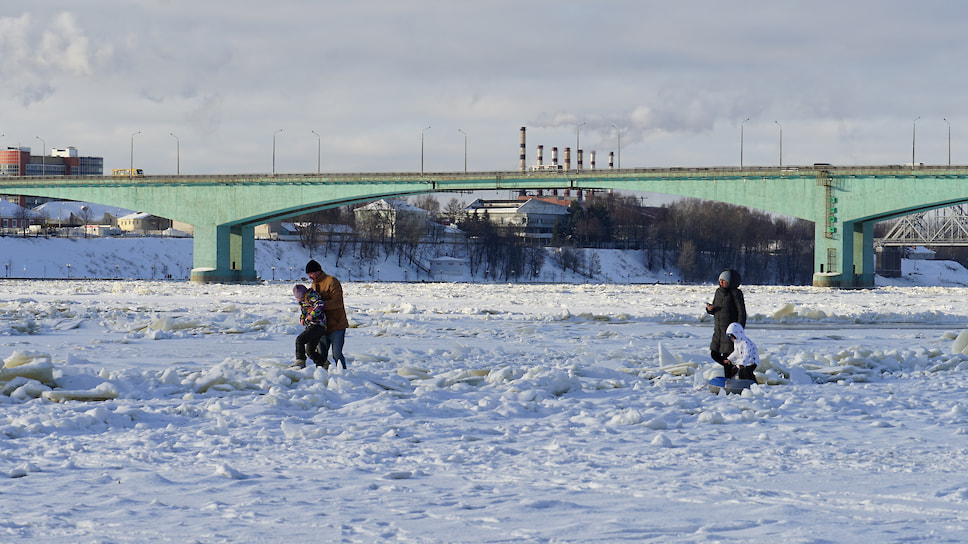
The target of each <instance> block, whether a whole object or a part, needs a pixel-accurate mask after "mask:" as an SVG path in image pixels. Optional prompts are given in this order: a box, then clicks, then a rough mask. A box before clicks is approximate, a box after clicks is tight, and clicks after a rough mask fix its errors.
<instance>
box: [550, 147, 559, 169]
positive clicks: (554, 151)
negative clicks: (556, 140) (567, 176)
mask: <svg viewBox="0 0 968 544" xmlns="http://www.w3.org/2000/svg"><path fill="white" fill-rule="evenodd" d="M551 164H552V166H555V167H556V168H555V169H556V170H557V166H558V148H557V147H552V148H551Z"/></svg>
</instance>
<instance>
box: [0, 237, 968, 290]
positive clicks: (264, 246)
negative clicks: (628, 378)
mask: <svg viewBox="0 0 968 544" xmlns="http://www.w3.org/2000/svg"><path fill="white" fill-rule="evenodd" d="M581 251H582V252H584V253H585V255H586V257H587V258H589V259H590V258H591V256H592V255H595V256H597V258H598V262H599V263H600V270H601V272H600V273H598V274H595V275H594V276H593V277H587V276H585V275H582V274H576V273H574V272H572V271H570V270H569V271H562V270H561V268H560V267H558V265H557V264H556V263H555V262H554V259H552V258H551V256H550V250H549V257H548V258H547V259H546V260H545V264H544V268H543V269H542V271H541V274H540V276H539V277H538V278H537V279H536V280H532V281H535V282H561V283H677V282H679V280H680V278H679V274H678V272H677V271H676V270H649V269H648V268H646V266H645V262H644V260H645V259H644V256H643V252H641V251H631V250H630V251H623V250H609V249H585V250H581ZM311 258H312V259H316V260H317V261H319V262H320V263H321V264H322V266H323V269H324V270H326V271H327V272H329V273H332V274H334V275H336V276H337V277H340V278H341V279H343V280H344V281H432V280H434V278H432V277H431V276H430V275H429V274H428V273H427V272H426V271H424V270H418V269H416V268H414V267H408V266H401V265H400V264H399V263H398V259H397V257H396V256H395V255H390V256H388V257H386V256H385V257H381V258H378V259H376V260H374V261H370V262H369V263H366V264H361V263H360V261H359V260H358V259H356V258H354V256H347V255H345V254H344V255H343V256H342V257H341V258H340V259H339V260H337V258H336V255H335V253H334V252H329V253H327V252H325V251H321V250H318V251H316V252H314V253H312V254H311V253H310V252H309V251H308V250H307V249H306V248H304V247H302V246H301V245H300V244H299V242H294V241H269V240H256V245H255V260H256V270H257V272H258V274H259V277H261V278H262V279H264V280H298V279H299V278H300V277H301V276H302V275H303V270H304V267H305V264H306V262H307V261H308V260H309V259H311ZM191 269H192V240H191V239H190V238H153V237H119V238H40V237H27V238H23V237H17V236H6V237H0V276H2V277H5V278H29V279H57V278H85V279H172V280H186V279H188V278H189V277H190V276H191ZM714 275H715V274H712V275H711V276H710V277H711V278H712V276H714ZM465 279H466V280H468V281H492V280H494V278H493V277H485V275H484V273H483V272H479V273H478V274H477V275H475V276H473V277H471V276H470V275H468V276H467V277H466V278H465ZM710 281H712V279H710ZM523 282H524V280H522V283H523ZM876 283H877V285H878V286H897V287H904V286H942V287H964V286H968V270H966V269H965V267H963V266H961V265H960V264H958V263H956V262H953V261H930V260H904V261H903V263H902V276H901V277H899V278H885V277H881V276H878V277H877V280H876Z"/></svg>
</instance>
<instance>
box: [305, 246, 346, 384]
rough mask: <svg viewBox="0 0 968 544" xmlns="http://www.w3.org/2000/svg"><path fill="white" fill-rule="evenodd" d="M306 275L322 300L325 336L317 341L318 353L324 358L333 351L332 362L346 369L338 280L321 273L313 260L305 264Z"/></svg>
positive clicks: (341, 289)
mask: <svg viewBox="0 0 968 544" xmlns="http://www.w3.org/2000/svg"><path fill="white" fill-rule="evenodd" d="M306 275H307V276H309V279H311V280H312V281H313V289H315V290H316V292H317V293H319V296H320V298H322V299H323V304H324V305H323V309H324V312H325V313H326V334H324V335H323V337H322V338H320V339H319V353H321V354H323V356H324V357H325V356H326V352H327V351H329V349H330V347H332V349H333V362H335V363H336V364H337V365H342V367H343V368H346V357H345V356H344V355H343V342H344V341H345V339H346V329H347V327H349V322H348V321H347V320H346V309H345V308H344V307H343V286H342V284H340V282H339V280H338V279H336V278H335V277H333V276H330V275H329V274H327V273H325V272H323V267H321V266H320V265H319V263H318V262H316V261H315V260H312V261H309V262H308V263H306Z"/></svg>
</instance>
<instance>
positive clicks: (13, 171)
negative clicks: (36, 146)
mask: <svg viewBox="0 0 968 544" xmlns="http://www.w3.org/2000/svg"><path fill="white" fill-rule="evenodd" d="M103 174H104V158H103V157H81V156H80V155H79V154H78V152H77V148H74V147H67V148H62V149H58V148H54V149H52V150H51V154H50V155H40V156H37V155H31V154H30V148H29V147H8V148H7V149H3V150H0V180H2V178H3V177H4V176H12V177H16V176H100V175H103ZM2 187H3V182H2V181H0V191H2ZM3 196H4V198H6V197H7V195H3ZM14 196H16V201H15V203H16V204H18V205H20V206H23V207H25V208H28V207H29V208H33V207H34V206H37V205H38V204H41V203H43V202H46V201H48V200H50V199H48V198H44V197H31V196H24V195H14ZM8 200H11V201H14V200H13V199H10V198H8Z"/></svg>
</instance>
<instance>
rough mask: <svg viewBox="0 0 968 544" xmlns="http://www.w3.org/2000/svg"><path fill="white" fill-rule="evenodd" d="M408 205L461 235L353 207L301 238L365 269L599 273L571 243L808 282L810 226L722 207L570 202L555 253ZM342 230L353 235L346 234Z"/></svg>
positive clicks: (466, 218)
mask: <svg viewBox="0 0 968 544" xmlns="http://www.w3.org/2000/svg"><path fill="white" fill-rule="evenodd" d="M410 203H411V204H413V205H415V206H417V207H419V208H422V209H424V210H427V211H428V212H429V214H430V216H431V218H433V219H434V220H436V221H439V222H446V223H456V224H457V226H458V227H459V228H460V230H461V231H463V232H464V233H465V234H466V237H465V238H463V239H462V241H461V242H453V241H450V242H448V243H444V240H443V235H442V230H443V227H441V226H440V225H439V224H438V225H436V226H434V225H431V226H428V225H426V224H410V223H402V224H397V225H395V226H394V227H393V228H388V225H385V224H382V223H380V219H379V218H378V217H379V216H371V219H367V220H361V222H360V223H359V224H357V223H356V221H357V219H356V217H355V215H354V213H353V210H352V209H351V208H349V207H344V208H334V209H331V210H326V211H322V212H318V213H316V214H312V215H311V216H304V217H302V218H300V220H302V221H303V222H305V223H307V228H305V229H304V230H303V243H304V245H306V246H307V247H310V248H316V247H321V248H322V249H323V250H325V251H326V252H327V253H328V252H330V251H334V252H336V257H337V266H338V265H339V263H338V261H339V259H341V258H343V257H345V256H348V255H351V256H353V257H354V258H355V259H356V260H358V261H359V262H360V263H362V264H363V265H364V266H365V265H366V264H367V263H369V265H370V266H373V265H374V263H375V262H376V260H377V259H378V258H380V257H381V256H382V258H384V259H387V258H390V256H394V255H395V256H396V258H397V259H398V264H409V265H411V266H420V263H421V262H426V260H427V259H429V258H430V257H434V256H438V255H439V254H457V255H459V256H462V257H465V258H467V259H468V262H469V263H470V267H471V271H472V273H475V274H481V273H483V274H485V275H487V276H488V277H491V278H495V279H501V280H514V279H520V278H534V277H537V275H538V274H539V273H540V271H541V269H542V267H543V266H544V265H545V261H546V259H547V258H548V257H549V256H550V257H551V258H552V260H553V262H554V264H555V265H557V266H558V267H560V268H561V269H562V270H572V271H575V272H578V273H583V274H587V275H589V276H595V275H597V274H599V273H601V269H600V264H599V263H598V262H597V261H595V262H588V261H586V260H585V259H584V258H583V257H582V253H581V252H578V251H576V249H578V248H619V249H637V250H640V251H641V252H642V258H643V260H644V264H645V265H646V267H647V268H649V269H651V270H663V269H664V270H668V269H673V268H675V269H678V270H679V273H680V275H681V277H682V278H683V279H684V280H686V281H708V280H709V278H710V277H714V276H715V275H718V272H719V271H720V270H721V269H723V268H735V269H737V270H740V271H742V273H743V276H744V278H745V279H744V281H746V282H750V283H773V282H776V283H781V284H794V285H795V284H809V283H810V282H811V280H812V274H813V243H814V242H813V224H812V223H809V222H807V221H803V220H799V219H791V218H785V217H777V216H773V215H770V214H767V213H764V212H760V211H756V210H751V209H748V208H744V207H740V206H734V205H730V204H724V203H719V202H711V201H704V200H697V199H685V200H680V201H677V202H674V203H672V204H669V205H666V206H663V207H644V206H642V205H641V203H640V201H639V200H638V199H637V198H636V197H633V196H623V195H615V194H606V195H601V196H593V197H591V198H589V199H588V200H587V201H585V202H584V203H580V202H577V201H576V202H573V203H572V204H571V206H570V208H569V210H568V212H569V213H568V215H566V216H564V218H563V219H562V220H560V221H559V222H558V224H556V225H555V227H554V233H553V238H552V240H551V246H553V248H554V249H553V251H551V252H549V251H547V250H546V248H545V247H543V246H541V245H538V244H537V242H535V241H534V240H533V239H530V238H526V237H523V236H521V235H520V232H519V231H517V230H515V228H513V227H506V226H500V225H496V224H494V223H492V222H491V221H490V220H489V219H488V218H487V215H486V214H483V215H473V214H470V215H468V214H464V213H462V212H463V209H464V208H465V207H466V205H465V204H464V203H463V202H460V201H459V200H458V199H456V198H453V199H451V200H450V201H449V202H448V203H447V204H446V205H444V206H441V205H440V203H439V201H438V200H437V199H436V198H434V197H433V195H424V196H421V197H417V198H414V199H412V200H411V202H410ZM340 225H345V226H346V227H344V228H343V229H340V228H339V226H340ZM350 229H352V230H353V231H354V232H355V235H354V236H347V235H346V234H345V231H346V230H350ZM426 242H430V243H426ZM442 248H446V249H442Z"/></svg>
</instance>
